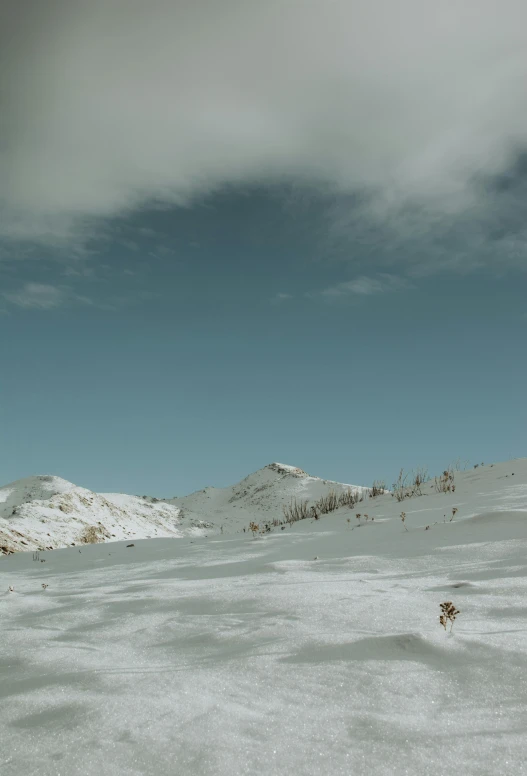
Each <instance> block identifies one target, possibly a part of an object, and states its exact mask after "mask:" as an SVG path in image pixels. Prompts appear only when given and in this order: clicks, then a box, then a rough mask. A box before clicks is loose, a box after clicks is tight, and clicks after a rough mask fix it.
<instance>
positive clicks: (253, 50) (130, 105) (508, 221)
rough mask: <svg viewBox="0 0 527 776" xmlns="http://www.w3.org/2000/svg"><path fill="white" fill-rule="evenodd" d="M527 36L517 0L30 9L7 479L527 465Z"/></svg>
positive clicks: (11, 126)
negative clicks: (525, 461) (277, 466)
mask: <svg viewBox="0 0 527 776" xmlns="http://www.w3.org/2000/svg"><path fill="white" fill-rule="evenodd" d="M526 25H527V7H526V6H525V4H524V3H519V2H518V1H517V0H501V2H500V3H499V4H498V3H497V2H496V1H495V0H480V1H479V2H478V3H471V2H467V3H466V4H462V5H461V4H459V3H458V2H454V0H448V1H447V2H445V3H442V4H438V3H437V2H432V0H401V2H400V3H398V4H397V6H394V4H393V3H391V2H389V0H374V2H371V0H367V1H366V0H352V1H351V2H350V0H333V2H332V3H331V4H329V5H328V3H327V2H325V1H324V2H323V1H322V0H314V2H313V3H310V4H307V5H306V4H299V3H297V2H294V1H293V0H280V2H278V0H276V2H275V0H270V2H269V3H265V4H263V3H260V2H256V0H244V2H243V3H240V2H239V0H224V2H222V3H221V4H218V3H217V2H216V0H214V2H212V0H201V2H199V3H183V2H179V1H177V0H174V2H173V3H166V2H165V1H164V0H151V2H150V3H149V4H148V5H142V4H130V3H127V2H124V0H94V1H93V2H92V3H90V4H83V3H72V4H70V6H69V7H68V9H67V12H66V11H65V6H64V4H63V3H62V2H61V0H49V2H48V3H47V4H46V10H45V13H44V12H43V11H42V10H41V8H40V5H39V4H36V3H34V2H33V0H19V1H18V2H17V3H16V4H13V7H12V8H11V10H10V13H9V14H8V15H7V16H6V24H5V25H3V26H2V29H1V30H0V49H2V50H3V51H5V52H6V53H5V67H4V78H5V88H4V89H3V90H2V94H1V95H0V98H1V100H2V104H1V105H0V111H1V112H2V116H5V117H6V119H5V121H3V122H2V125H1V126H0V364H1V371H0V424H1V429H2V432H3V434H2V440H3V443H2V448H1V450H2V452H1V454H0V481H1V482H9V481H10V480H14V479H17V478H20V477H24V476H27V475H29V474H34V473H53V474H57V475H60V476H62V477H65V478H66V479H69V480H72V481H74V482H76V483H78V484H80V485H84V486H86V487H89V488H92V489H95V490H103V491H104V490H106V491H112V490H113V491H125V492H130V493H151V494H158V495H162V496H172V495H176V494H177V495H181V494H183V493H188V492H190V491H192V490H194V489H197V488H201V487H204V486H206V485H217V486H222V485H228V484H232V483H234V482H236V481H237V480H239V479H241V478H242V477H244V476H245V475H247V474H248V473H250V472H251V471H253V470H255V469H258V468H260V467H261V466H264V465H265V464H267V463H270V462H271V461H276V460H278V461H281V462H284V463H291V464H294V465H297V466H300V467H302V468H304V469H306V470H307V471H308V472H310V473H312V474H316V475H319V476H321V477H324V478H331V479H336V480H341V481H348V482H355V483H359V484H364V483H366V484H367V483H370V482H371V481H372V480H373V479H374V478H385V479H386V481H387V482H388V484H390V483H391V482H392V481H393V480H394V479H395V477H396V476H397V473H398V471H399V469H400V468H401V467H405V468H407V469H410V468H412V467H415V466H428V467H429V469H430V471H431V472H437V471H439V470H441V469H442V468H444V467H445V466H446V465H448V464H449V463H450V462H452V461H453V460H455V459H461V460H462V461H468V462H469V463H470V464H471V465H472V464H474V463H477V462H481V461H492V460H500V459H508V458H510V457H514V456H521V455H525V442H524V440H525V428H526V412H525V400H524V396H525V393H526V387H527V385H526V383H527V380H526V377H527V374H526V366H525V362H526V359H525V339H526V327H527V307H526V304H525V291H526V288H527V286H526V277H525V274H526V269H527V249H526V246H527V226H526V225H525V204H526V202H527V161H526V160H527V135H526V131H525V128H526V127H527V103H526V101H525V94H524V89H525V86H524V85H525V76H526V74H527V52H526V49H525V45H524V43H525V41H524V29H525V26H526ZM13 41H14V42H15V43H16V45H12V44H13Z"/></svg>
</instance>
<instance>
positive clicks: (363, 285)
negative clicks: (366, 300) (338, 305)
mask: <svg viewBox="0 0 527 776" xmlns="http://www.w3.org/2000/svg"><path fill="white" fill-rule="evenodd" d="M409 287H410V286H409V283H408V281H406V280H405V279H404V278H401V277H396V276H395V275H389V274H386V273H379V274H378V275H377V276H376V277H367V276H366V275H362V276H361V277H358V278H355V279H354V280H346V281H344V282H342V283H338V284H337V285H334V286H330V287H329V288H326V289H324V290H323V291H322V295H323V296H326V297H337V296H354V295H356V296H371V295H372V294H384V293H386V292H387V291H400V290H401V289H404V288H409Z"/></svg>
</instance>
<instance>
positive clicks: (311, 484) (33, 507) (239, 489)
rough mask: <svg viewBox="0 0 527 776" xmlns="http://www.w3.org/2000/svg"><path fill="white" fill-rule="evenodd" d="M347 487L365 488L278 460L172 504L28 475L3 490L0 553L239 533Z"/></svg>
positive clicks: (42, 476)
mask: <svg viewBox="0 0 527 776" xmlns="http://www.w3.org/2000/svg"><path fill="white" fill-rule="evenodd" d="M350 487H353V489H354V490H359V491H361V490H363V489H362V488H357V487H355V486H349V485H343V484H342V483H338V482H330V481H328V480H321V479H319V478H318V477H310V476H309V475H308V474H306V473H305V472H304V471H302V470H301V469H297V468H295V467H293V466H287V465H285V464H277V463H273V464H270V465H269V466H265V467H264V468H263V469H260V470H259V471H257V472H254V473H253V474H250V475H249V476H248V477H246V478H245V479H244V480H242V481H241V482H240V483H238V484H237V485H234V486H232V487H228V488H205V490H200V491H197V492H196V493H192V494H191V495H190V496H185V497H183V498H176V499H170V500H161V499H157V498H151V497H146V496H143V497H139V496H128V495H125V494H122V493H94V492H92V491H90V490H86V489H85V488H81V487H78V486H77V485H74V484H73V483H71V482H68V481H67V480H63V479H61V478H60V477H53V476H50V475H40V476H36V477H27V478H26V479H23V480H17V481H16V482H12V483H11V484H9V485H6V486H5V487H3V488H0V552H3V553H6V552H14V551H16V550H36V549H44V548H46V549H49V548H53V549H56V548H59V547H66V546H68V545H71V544H82V543H85V542H86V540H87V539H89V538H91V540H92V541H99V542H105V541H117V540H119V539H145V538H152V537H155V536H176V537H178V536H179V537H181V536H187V535H199V534H201V533H203V532H207V533H222V532H223V530H226V531H231V532H232V531H239V530H242V529H243V528H245V527H247V526H248V525H249V523H250V522H251V520H255V519H256V520H260V521H262V520H265V519H272V518H273V517H277V518H281V517H282V509H283V505H284V504H287V503H290V502H291V499H295V498H296V499H305V500H309V501H310V502H313V501H316V500H317V499H319V498H320V497H321V496H325V495H327V494H328V493H329V492H330V491H334V492H336V493H342V492H343V491H345V490H347V489H348V488H350ZM87 532H88V533H87Z"/></svg>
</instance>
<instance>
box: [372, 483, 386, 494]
mask: <svg viewBox="0 0 527 776" xmlns="http://www.w3.org/2000/svg"><path fill="white" fill-rule="evenodd" d="M385 493H386V483H385V482H384V480H374V481H373V485H372V486H371V488H370V492H369V497H370V498H375V497H376V496H384V494H385Z"/></svg>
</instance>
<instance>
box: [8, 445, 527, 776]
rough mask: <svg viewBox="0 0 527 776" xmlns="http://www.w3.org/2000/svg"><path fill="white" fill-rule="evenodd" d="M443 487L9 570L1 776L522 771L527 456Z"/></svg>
mask: <svg viewBox="0 0 527 776" xmlns="http://www.w3.org/2000/svg"><path fill="white" fill-rule="evenodd" d="M302 477H303V475H299V481H301V480H302ZM455 485H456V490H455V492H454V493H436V492H435V490H434V488H433V486H432V484H431V483H429V484H428V486H427V488H426V489H425V490H424V493H425V495H423V496H420V497H417V496H416V497H413V498H411V499H407V500H405V501H404V502H402V503H398V502H397V501H396V499H395V498H393V497H392V496H390V495H389V494H387V495H384V496H380V497H378V498H375V499H371V498H368V499H367V500H365V501H364V502H362V503H361V504H359V505H357V507H356V508H355V509H353V510H350V509H348V508H341V509H339V510H338V511H336V512H334V513H332V514H330V515H326V516H323V517H321V518H320V519H319V520H317V521H313V520H311V519H309V520H304V521H301V522H298V523H295V524H294V525H292V526H287V527H285V529H284V530H283V531H282V530H281V529H280V528H279V529H277V530H275V531H273V532H272V533H270V534H265V535H263V536H258V537H257V538H253V537H252V536H251V535H249V534H243V533H239V532H238V533H230V534H226V535H209V536H208V538H205V537H204V536H200V537H183V538H166V537H165V538H154V539H151V540H148V541H137V540H136V541H135V542H133V545H134V546H133V547H128V546H127V544H129V542H126V541H125V542H115V543H112V544H94V545H86V546H83V547H68V548H66V549H61V550H54V551H49V552H40V555H39V557H38V559H37V560H33V556H32V553H28V552H18V553H15V554H13V555H9V556H5V557H2V558H0V611H1V619H0V704H1V705H0V707H1V709H2V714H1V715H0V727H1V728H2V733H3V735H2V742H3V746H2V752H1V754H0V758H1V760H0V761H1V765H2V768H1V773H2V776H32V775H33V774H35V775H36V774H38V775H39V776H59V774H60V776H70V775H71V776H73V775H75V774H83V776H121V775H122V774H131V775H132V776H138V775H139V774H141V775H143V774H146V775H148V776H159V775H162V776H165V775H166V776H173V774H178V776H187V774H188V776H232V774H237V775H240V776H249V775H250V776H254V775H255V774H259V775H260V774H261V775H262V776H272V775H274V774H280V775H281V774H284V776H285V774H287V775H288V776H289V774H295V775H296V774H298V776H337V775H338V776H350V775H351V776H362V775H363V774H365V775H366V776H370V775H371V776H374V775H375V776H378V775H379V774H380V775H382V776H403V774H404V775H405V776H408V775H410V776H443V775H445V776H446V774H452V773H455V774H463V776H502V774H511V776H512V775H514V776H518V775H520V776H521V775H522V774H526V773H527V734H526V731H527V639H526V635H527V460H525V459H522V460H515V461H510V462H507V463H501V464H496V465H494V466H485V467H479V468H478V469H475V470H472V471H469V472H465V473H459V474H456V475H455ZM242 490H243V489H242ZM69 492H71V489H70V490H69V491H66V493H69ZM189 498H190V497H189ZM243 498H245V497H243ZM454 508H456V509H457V510H458V511H457V512H456V513H455V514H454V515H453V509H454ZM402 511H404V512H405V513H406V519H405V523H404V525H403V522H402V521H401V518H400V515H401V512H402ZM358 513H360V514H361V515H362V517H361V518H360V520H359V519H357V517H356V515H357V514H358ZM365 513H366V514H368V517H369V519H368V520H367V521H365V517H364V515H365ZM372 517H373V518H374V520H373V521H372V520H371V518H372ZM451 517H453V519H452V520H450V518H451ZM405 526H406V529H407V530H406V529H405ZM427 526H428V528H427ZM42 561H45V562H42ZM42 585H48V587H46V588H43V587H42ZM10 586H11V587H12V588H13V591H12V592H8V589H9V587H10ZM444 601H452V602H453V603H454V604H455V606H456V607H457V608H458V609H459V611H460V613H459V615H458V616H457V619H456V620H455V623H454V626H453V630H452V633H450V631H449V630H448V631H445V630H444V629H443V628H442V627H441V626H440V624H439V614H440V608H439V605H440V603H442V602H444Z"/></svg>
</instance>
